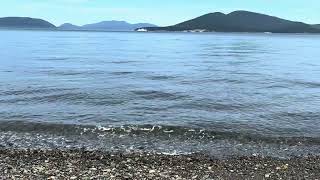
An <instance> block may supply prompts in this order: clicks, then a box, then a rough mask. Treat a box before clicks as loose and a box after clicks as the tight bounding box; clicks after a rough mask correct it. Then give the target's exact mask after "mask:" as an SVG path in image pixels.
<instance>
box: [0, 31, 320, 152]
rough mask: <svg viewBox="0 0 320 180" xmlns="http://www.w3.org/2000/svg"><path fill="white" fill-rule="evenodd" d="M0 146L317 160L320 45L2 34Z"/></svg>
mask: <svg viewBox="0 0 320 180" xmlns="http://www.w3.org/2000/svg"><path fill="white" fill-rule="evenodd" d="M0 39H1V41H0V48H1V51H0V146H3V147H15V148H40V149H41V148H43V149H54V148H61V149H66V148H67V149H68V148H86V149H91V150H105V151H115V152H118V151H135V152H137V151H138V152H148V151H151V152H157V153H166V154H189V153H204V154H209V155H213V156H217V157H225V156H235V155H252V154H254V155H255V154H257V155H266V156H276V157H289V156H296V155H307V154H313V155H320V80H319V79H320V61H319V58H318V57H320V51H319V47H320V36H318V35H302V34H294V35H293V34H254V33H253V34H245V33H242V34H237V33H203V34H197V33H133V32H132V33H125V32H121V33H120V32H119V33H117V32H110V33H108V32H50V31H45V32H42V31H0Z"/></svg>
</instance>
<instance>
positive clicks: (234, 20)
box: [136, 11, 320, 33]
mask: <svg viewBox="0 0 320 180" xmlns="http://www.w3.org/2000/svg"><path fill="white" fill-rule="evenodd" d="M136 30H137V31H194V32H203V31H216V32H272V33H320V27H319V25H310V24H306V23H302V22H294V21H289V20H285V19H281V18H278V17H274V16H269V15H265V14H259V13H254V12H249V11H234V12H232V13H230V14H223V13H220V12H216V13H210V14H206V15H203V16H200V17H197V18H195V19H192V20H189V21H185V22H182V23H179V24H176V25H173V26H167V27H144V28H139V29H136Z"/></svg>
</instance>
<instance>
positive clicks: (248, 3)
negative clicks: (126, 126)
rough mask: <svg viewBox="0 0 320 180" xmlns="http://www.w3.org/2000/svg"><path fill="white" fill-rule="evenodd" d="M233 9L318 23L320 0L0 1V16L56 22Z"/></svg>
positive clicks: (172, 18)
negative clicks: (24, 17)
mask: <svg viewBox="0 0 320 180" xmlns="http://www.w3.org/2000/svg"><path fill="white" fill-rule="evenodd" d="M234 10H249V11H255V12H260V13H266V14H270V15H275V16H279V17H282V18H286V19H290V20H297V21H304V22H307V23H319V24H320V13H319V12H320V0H1V6H0V17H5V16H29V17H35V18H43V19H45V20H48V21H50V22H52V23H54V24H55V25H60V24H62V23H65V22H70V23H73V24H77V25H82V24H87V23H93V22H98V21H103V20H125V21H128V22H132V23H137V22H149V23H154V24H157V25H172V24H176V23H179V22H181V21H184V20H187V19H190V18H194V17H197V16H200V15H203V14H205V13H209V12H216V11H220V12H224V13H229V12H231V11H234Z"/></svg>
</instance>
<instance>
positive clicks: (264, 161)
mask: <svg viewBox="0 0 320 180" xmlns="http://www.w3.org/2000/svg"><path fill="white" fill-rule="evenodd" d="M0 179H139V180H140V179H320V157H296V158H291V159H276V158H268V157H254V156H253V157H237V158H228V159H220V160H219V159H214V158H211V157H208V156H205V155H201V154H193V155H179V156H168V155H158V154H135V153H132V154H120V153H119V154H109V153H104V152H97V151H96V152H90V151H85V150H70V151H61V150H50V151H48V150H16V149H0Z"/></svg>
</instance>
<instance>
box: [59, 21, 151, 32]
mask: <svg viewBox="0 0 320 180" xmlns="http://www.w3.org/2000/svg"><path fill="white" fill-rule="evenodd" d="M146 26H148V27H157V26H156V25H154V24H149V23H137V24H130V23H128V22H125V21H102V22H99V23H94V24H87V25H83V26H76V25H73V24H70V23H66V24H62V25H61V26H60V27H58V28H59V29H62V30H92V31H106V30H107V31H134V30H135V29H137V28H141V27H146Z"/></svg>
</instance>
